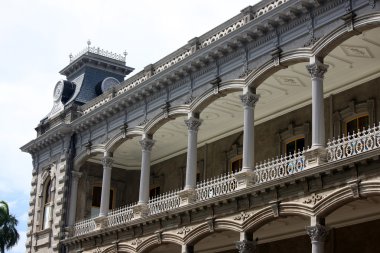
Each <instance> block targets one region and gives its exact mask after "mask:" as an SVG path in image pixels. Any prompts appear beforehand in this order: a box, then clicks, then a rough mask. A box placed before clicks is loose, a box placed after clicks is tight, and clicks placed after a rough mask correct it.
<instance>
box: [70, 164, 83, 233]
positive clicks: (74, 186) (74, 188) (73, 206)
mask: <svg viewBox="0 0 380 253" xmlns="http://www.w3.org/2000/svg"><path fill="white" fill-rule="evenodd" d="M71 174H72V181H71V190H70V208H69V221H68V225H69V226H73V225H74V223H75V216H76V211H77V198H78V182H79V178H80V176H81V175H82V173H80V172H78V171H72V172H71Z"/></svg>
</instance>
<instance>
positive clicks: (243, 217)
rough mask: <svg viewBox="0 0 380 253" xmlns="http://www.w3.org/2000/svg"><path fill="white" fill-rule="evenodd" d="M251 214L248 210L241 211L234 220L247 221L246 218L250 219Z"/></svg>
mask: <svg viewBox="0 0 380 253" xmlns="http://www.w3.org/2000/svg"><path fill="white" fill-rule="evenodd" d="M250 216H251V214H250V213H246V212H241V213H240V214H239V215H238V216H235V217H234V220H239V221H240V220H241V221H243V222H244V221H245V220H246V219H248V218H249V217H250Z"/></svg>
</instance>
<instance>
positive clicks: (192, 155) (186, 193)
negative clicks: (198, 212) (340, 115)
mask: <svg viewBox="0 0 380 253" xmlns="http://www.w3.org/2000/svg"><path fill="white" fill-rule="evenodd" d="M185 124H186V126H187V129H188V136H187V161H186V180H185V188H184V190H183V191H182V192H181V193H180V198H181V205H186V204H189V203H192V202H194V201H195V197H196V195H195V187H196V183H197V182H196V181H197V142H198V129H199V126H200V125H201V120H200V119H199V114H198V113H189V115H188V119H187V120H185Z"/></svg>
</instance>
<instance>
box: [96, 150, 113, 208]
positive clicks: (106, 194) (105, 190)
mask: <svg viewBox="0 0 380 253" xmlns="http://www.w3.org/2000/svg"><path fill="white" fill-rule="evenodd" d="M102 163H103V180H102V195H101V199H100V212H99V216H107V214H108V211H109V201H110V189H111V172H112V163H113V159H112V157H109V156H105V157H104V158H103V159H102Z"/></svg>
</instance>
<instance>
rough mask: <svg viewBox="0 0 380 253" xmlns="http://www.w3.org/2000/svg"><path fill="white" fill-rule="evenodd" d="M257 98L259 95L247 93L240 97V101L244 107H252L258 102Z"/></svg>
mask: <svg viewBox="0 0 380 253" xmlns="http://www.w3.org/2000/svg"><path fill="white" fill-rule="evenodd" d="M259 97H260V95H258V94H254V93H251V92H247V93H245V94H244V95H241V96H240V99H241V102H242V103H243V105H244V106H248V107H254V106H255V105H256V103H257V101H259Z"/></svg>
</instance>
